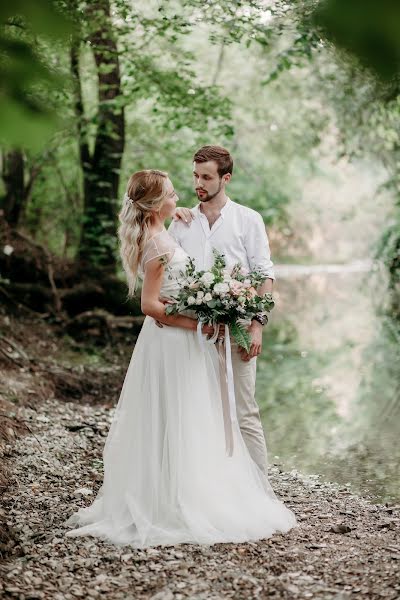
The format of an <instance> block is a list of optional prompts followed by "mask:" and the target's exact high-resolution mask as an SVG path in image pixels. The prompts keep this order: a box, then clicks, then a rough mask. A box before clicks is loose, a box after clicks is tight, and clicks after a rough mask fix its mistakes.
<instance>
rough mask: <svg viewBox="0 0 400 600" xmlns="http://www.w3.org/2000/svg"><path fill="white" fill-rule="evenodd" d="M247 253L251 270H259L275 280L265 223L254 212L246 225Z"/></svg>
mask: <svg viewBox="0 0 400 600" xmlns="http://www.w3.org/2000/svg"><path fill="white" fill-rule="evenodd" d="M245 240H246V252H247V258H248V261H249V265H250V268H251V269H256V268H257V269H259V270H260V271H262V272H263V274H264V275H265V276H266V277H267V278H269V279H275V272H274V264H273V262H272V260H271V251H270V248H269V241H268V235H267V232H266V230H265V225H264V221H263V219H262V217H261V215H259V214H258V213H256V212H254V213H252V214H251V216H250V218H249V219H247V223H246V232H245Z"/></svg>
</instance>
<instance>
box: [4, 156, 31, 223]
mask: <svg viewBox="0 0 400 600" xmlns="http://www.w3.org/2000/svg"><path fill="white" fill-rule="evenodd" d="M3 181H4V186H5V195H4V197H3V198H2V203H1V207H2V209H3V211H4V218H5V220H6V221H7V223H8V224H9V225H10V226H11V227H17V225H18V223H19V220H20V217H21V215H22V213H23V209H24V206H25V201H26V195H25V185H24V157H23V155H22V152H21V151H20V150H12V151H10V152H6V153H5V155H4V157H3Z"/></svg>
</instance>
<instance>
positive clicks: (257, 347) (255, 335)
mask: <svg viewBox="0 0 400 600" xmlns="http://www.w3.org/2000/svg"><path fill="white" fill-rule="evenodd" d="M249 334H250V338H251V343H250V352H246V350H245V349H244V348H242V349H241V351H240V353H241V358H242V360H243V361H245V362H247V361H249V360H251V359H252V358H254V357H255V356H258V355H259V354H261V349H262V325H261V323H258V322H257V321H252V322H251V325H250V327H249Z"/></svg>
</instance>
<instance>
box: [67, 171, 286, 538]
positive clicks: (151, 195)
mask: <svg viewBox="0 0 400 600" xmlns="http://www.w3.org/2000/svg"><path fill="white" fill-rule="evenodd" d="M177 199H178V198H177V195H176V193H175V191H174V188H173V185H172V182H171V181H170V179H169V178H168V175H167V174H166V173H164V172H161V171H156V170H145V171H139V172H137V173H135V174H134V175H132V176H131V178H130V180H129V183H128V187H127V193H126V194H125V197H124V204H123V206H122V209H121V212H120V215H119V218H120V222H121V225H120V228H119V238H120V247H121V256H122V261H123V265H124V268H125V271H126V275H127V279H128V285H129V294H130V295H133V293H134V290H135V285H136V280H137V276H138V275H140V276H141V278H142V279H143V284H142V296H141V307H142V311H143V313H144V314H145V315H146V318H145V321H144V324H143V327H142V330H141V332H140V335H139V337H138V340H137V342H136V346H135V349H134V352H133V355H132V358H131V361H130V364H129V367H128V371H127V373H126V376H125V381H124V384H123V387H122V391H121V395H120V398H119V401H118V404H117V406H116V409H115V413H114V418H113V421H112V424H111V427H110V430H109V433H108V437H107V439H106V443H105V446H104V450H103V462H104V480H103V483H102V486H101V488H100V490H99V492H98V495H97V497H96V498H95V500H94V502H93V503H92V504H91V505H90V506H88V507H85V508H81V509H79V510H78V511H77V512H76V513H74V514H73V515H72V516H71V517H69V519H68V520H67V521H66V524H67V525H77V526H78V527H77V528H76V529H71V530H69V531H67V533H66V535H67V536H69V537H74V536H88V535H90V536H96V537H99V538H102V539H104V540H108V541H111V542H112V543H114V544H130V545H132V546H135V547H138V548H145V547H149V546H156V545H172V544H179V543H184V542H186V543H200V544H214V543H216V542H245V541H248V540H258V539H261V538H267V537H269V536H271V535H272V534H273V533H275V532H282V533H283V532H287V531H288V530H289V529H290V528H291V527H294V526H295V525H296V519H295V516H294V514H293V513H292V512H291V511H290V510H289V509H288V508H286V507H285V506H284V504H283V503H282V502H281V501H280V500H279V499H278V498H277V497H276V496H275V493H274V492H273V490H272V488H271V486H270V484H269V482H268V481H267V479H266V477H265V475H263V473H262V472H261V470H260V469H259V468H258V467H257V465H256V464H255V462H253V460H252V459H251V457H250V455H249V453H248V450H247V447H246V445H245V443H244V441H243V438H242V436H241V433H240V429H239V426H238V425H237V424H234V432H233V435H234V451H233V454H232V456H228V455H227V454H226V451H225V439H224V423H223V414H222V404H221V396H220V381H219V371H218V358H217V350H216V348H215V345H214V344H203V345H201V344H199V341H198V338H197V335H196V328H197V321H196V320H195V319H193V318H190V317H189V316H185V315H169V316H167V315H166V314H165V305H164V304H163V303H162V302H161V301H160V300H159V298H160V297H163V298H168V297H171V296H172V295H173V294H174V292H176V291H177V289H178V288H179V277H181V275H180V272H181V270H183V269H184V267H185V263H186V260H187V258H188V257H187V255H186V253H185V252H184V251H183V249H182V248H181V247H180V246H178V244H177V243H176V242H175V241H174V240H173V238H172V237H171V236H170V235H169V234H168V232H167V231H166V229H165V227H164V222H165V220H166V219H167V218H169V217H171V216H172V214H173V213H174V210H175V206H176V201H177ZM166 263H168V265H169V269H168V272H167V270H166V269H165V264H166ZM202 331H203V334H204V335H207V334H210V333H212V331H211V328H210V327H209V326H203V330H202ZM202 346H203V347H202Z"/></svg>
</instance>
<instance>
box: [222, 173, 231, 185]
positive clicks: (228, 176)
mask: <svg viewBox="0 0 400 600" xmlns="http://www.w3.org/2000/svg"><path fill="white" fill-rule="evenodd" d="M231 177H232V173H225V175H223V177H222V179H223V180H224V181H225V183H229V182H230V180H231Z"/></svg>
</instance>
